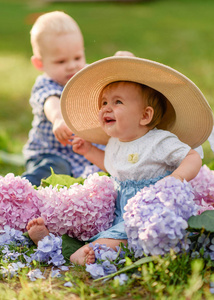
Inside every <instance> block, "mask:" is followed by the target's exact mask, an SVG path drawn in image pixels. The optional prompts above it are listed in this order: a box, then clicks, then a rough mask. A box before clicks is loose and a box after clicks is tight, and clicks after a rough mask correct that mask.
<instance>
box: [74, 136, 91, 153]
mask: <svg viewBox="0 0 214 300" xmlns="http://www.w3.org/2000/svg"><path fill="white" fill-rule="evenodd" d="M72 139H73V141H72V145H73V151H74V152H76V153H78V154H80V155H86V154H87V153H88V152H89V151H90V150H91V148H92V144H91V143H90V142H87V141H85V140H83V139H82V138H80V137H78V136H72Z"/></svg>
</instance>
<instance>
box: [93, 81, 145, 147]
mask: <svg viewBox="0 0 214 300" xmlns="http://www.w3.org/2000/svg"><path fill="white" fill-rule="evenodd" d="M144 107H145V105H144V101H143V95H142V90H141V88H140V87H139V85H137V84H135V83H131V82H119V83H113V84H111V85H110V86H108V87H107V88H105V89H104V91H103V92H102V95H101V108H100V112H99V121H100V124H101V127H102V128H103V130H104V131H105V132H106V133H107V134H108V135H109V136H112V137H117V138H119V140H120V141H122V142H128V141H132V140H135V139H137V138H139V137H141V136H142V126H141V120H142V115H143V110H144Z"/></svg>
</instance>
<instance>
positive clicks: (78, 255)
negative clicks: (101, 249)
mask: <svg viewBox="0 0 214 300" xmlns="http://www.w3.org/2000/svg"><path fill="white" fill-rule="evenodd" d="M96 243H98V244H105V245H106V246H107V247H110V248H112V249H114V250H116V246H119V245H120V243H123V244H124V245H126V244H127V240H115V239H98V240H96V241H94V242H92V244H93V245H95V244H96ZM70 261H71V262H73V263H76V264H79V265H82V266H83V265H85V264H89V265H90V264H93V263H94V262H95V253H94V250H93V249H92V248H91V247H90V246H89V245H88V244H87V245H85V246H83V247H81V248H80V249H78V250H77V251H76V252H74V253H73V254H72V255H71V256H70Z"/></svg>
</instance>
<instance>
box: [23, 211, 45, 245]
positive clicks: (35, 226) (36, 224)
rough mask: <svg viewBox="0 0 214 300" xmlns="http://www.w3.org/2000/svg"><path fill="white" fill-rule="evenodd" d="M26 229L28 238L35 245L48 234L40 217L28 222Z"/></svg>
mask: <svg viewBox="0 0 214 300" xmlns="http://www.w3.org/2000/svg"><path fill="white" fill-rule="evenodd" d="M26 228H27V231H28V234H29V236H30V238H31V239H32V241H33V242H34V243H35V244H36V245H37V244H38V242H39V241H41V240H42V239H43V238H44V237H45V236H47V235H48V234H49V231H48V229H47V227H46V226H45V222H44V220H43V219H42V218H41V217H39V218H37V219H33V220H31V221H29V222H28V224H27V227H26Z"/></svg>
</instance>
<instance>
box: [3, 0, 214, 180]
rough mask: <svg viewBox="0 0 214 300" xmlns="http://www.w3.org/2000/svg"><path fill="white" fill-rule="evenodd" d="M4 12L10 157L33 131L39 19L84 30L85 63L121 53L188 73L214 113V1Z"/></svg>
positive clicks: (10, 6) (14, 6)
mask: <svg viewBox="0 0 214 300" xmlns="http://www.w3.org/2000/svg"><path fill="white" fill-rule="evenodd" d="M0 5H1V10H0V36H1V39H0V65H1V68H0V97H1V102H0V128H1V133H0V145H1V143H2V142H1V135H2V131H4V132H3V135H7V136H8V146H7V149H6V150H7V151H8V152H15V153H21V151H22V147H23V145H24V143H25V142H26V140H27V135H28V131H29V130H30V128H31V121H32V114H31V108H30V105H29V103H28V101H29V97H30V91H31V88H32V85H33V83H34V80H35V78H36V76H37V75H38V74H39V72H37V71H36V70H34V68H33V66H32V65H31V63H30V56H31V54H32V53H31V47H30V42H29V31H30V28H31V26H32V24H33V22H34V20H35V18H36V17H37V16H38V15H39V14H40V13H43V12H48V11H52V10H63V11H65V12H66V13H68V14H70V15H71V16H73V18H74V19H75V20H76V21H77V22H78V23H79V26H80V28H81V29H82V32H83V35H84V38H85V50H86V56H87V61H88V63H91V62H93V61H95V60H97V59H101V58H103V57H106V56H111V55H113V54H114V53H115V52H116V51H117V50H119V49H120V50H129V51H132V52H134V53H135V55H136V56H139V57H143V58H147V59H151V60H156V61H158V62H161V63H164V64H167V65H170V66H171V67H173V68H175V69H177V70H178V71H180V72H182V73H184V74H185V75H186V76H188V77H189V78H190V79H191V80H192V81H194V82H195V83H196V84H197V85H198V87H199V88H200V89H201V90H202V92H203V93H204V95H205V97H206V98H207V100H208V101H209V103H210V105H211V107H212V108H213V109H214V100H213V94H214V87H213V78H214V52H213V48H214V39H213V21H212V15H213V10H214V3H213V1H212V0H206V1H203V0H186V1H185V0H174V1H170V0H165V1H145V2H144V1H142V2H141V3H134V4H130V3H129V4H127V3H121V2H118V3H111V2H110V3H108V2H107V1H106V2H104V3H103V2H102V3H96V2H92V3H76V2H64V3H63V2H54V3H50V2H46V1H41V0H40V1H15V0H9V1H7V0H1V1H0ZM203 147H204V151H205V159H204V163H206V164H208V165H209V164H210V163H212V160H213V153H212V152H211V150H210V146H209V144H208V143H205V144H204V145H203ZM1 149H2V148H1ZM8 169H11V172H14V173H15V174H16V175H18V174H20V168H18V169H17V168H16V167H15V166H13V165H9V166H8V167H6V166H5V164H0V174H2V175H5V174H6V173H7V172H8ZM21 172H22V169H21Z"/></svg>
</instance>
